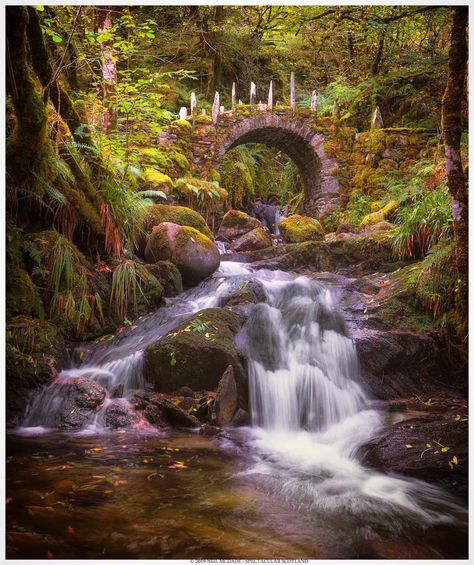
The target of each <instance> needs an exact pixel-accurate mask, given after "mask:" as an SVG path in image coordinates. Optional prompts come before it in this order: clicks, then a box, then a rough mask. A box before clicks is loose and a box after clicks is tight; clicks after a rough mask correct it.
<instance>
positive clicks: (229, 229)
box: [217, 210, 262, 242]
mask: <svg viewBox="0 0 474 565" xmlns="http://www.w3.org/2000/svg"><path fill="white" fill-rule="evenodd" d="M261 227H262V224H261V223H260V222H259V220H257V218H252V216H249V215H248V214H246V213H245V212H241V211H240V210H229V211H228V212H227V213H226V214H225V215H224V217H223V218H222V223H221V225H220V227H219V231H218V232H217V239H219V240H221V241H228V242H230V241H233V240H234V239H237V238H239V237H240V236H242V235H245V234H246V233H248V232H249V231H252V230H254V229H255V228H261Z"/></svg>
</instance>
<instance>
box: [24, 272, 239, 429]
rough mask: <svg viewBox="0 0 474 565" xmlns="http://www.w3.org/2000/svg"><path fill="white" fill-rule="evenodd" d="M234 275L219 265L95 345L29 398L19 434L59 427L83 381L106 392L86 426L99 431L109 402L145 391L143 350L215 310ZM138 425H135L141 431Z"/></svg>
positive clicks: (126, 404) (124, 401)
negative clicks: (77, 383) (127, 327)
mask: <svg viewBox="0 0 474 565" xmlns="http://www.w3.org/2000/svg"><path fill="white" fill-rule="evenodd" d="M244 271H245V273H246V274H248V269H247V270H242V273H243V272H244ZM234 274H235V273H234V272H233V269H232V267H230V268H227V269H226V267H225V266H223V267H222V269H221V270H220V271H218V273H216V277H215V278H214V279H211V280H208V281H205V282H204V283H203V284H201V285H200V286H198V287H197V288H194V289H191V290H189V291H187V292H185V293H183V294H182V295H180V296H178V297H176V298H173V299H171V300H169V304H167V305H166V306H164V307H162V308H160V309H159V310H158V311H157V312H156V313H154V314H151V315H149V316H146V317H144V318H143V319H142V320H139V321H137V322H136V323H135V326H134V327H133V328H131V329H130V330H129V331H128V332H125V335H123V336H121V335H118V336H117V337H116V338H114V340H113V342H104V343H103V344H101V343H99V346H98V347H97V348H96V349H94V350H93V351H92V352H91V353H87V352H85V356H84V359H83V361H82V362H81V363H80V364H79V365H78V366H75V367H72V368H70V369H66V370H63V371H61V373H60V374H59V375H58V376H57V377H56V378H55V379H54V380H53V381H52V382H51V383H50V384H49V385H48V386H46V387H44V388H43V389H42V390H41V391H40V392H39V394H37V395H36V396H35V397H34V398H33V400H32V402H31V404H30V405H29V406H28V408H27V411H26V415H25V417H24V419H23V422H22V426H21V427H20V428H19V429H18V431H19V433H23V434H31V433H44V432H46V431H48V429H51V428H56V427H58V425H59V423H60V419H61V418H60V416H61V414H62V413H63V412H64V410H65V409H66V410H67V409H69V406H70V404H71V402H70V395H71V391H70V387H69V385H70V383H71V382H72V381H73V380H74V379H84V378H85V379H88V380H90V381H94V382H96V383H97V384H99V385H100V386H101V387H103V388H104V389H105V391H106V397H105V399H104V402H103V404H102V406H101V409H100V411H99V412H98V413H97V414H96V416H95V418H94V420H93V422H92V423H90V424H89V426H88V427H89V429H90V431H91V432H97V431H100V430H102V429H103V421H104V413H105V410H106V409H107V407H108V406H109V405H110V403H111V401H112V399H117V401H118V402H119V403H120V404H122V405H123V406H128V405H129V402H128V399H129V398H130V397H131V396H132V395H133V393H134V392H135V391H136V390H139V389H143V388H145V386H146V383H145V380H144V376H143V362H144V353H145V349H146V347H147V346H148V345H150V344H151V343H153V342H155V341H156V340H158V339H159V338H160V337H162V336H164V335H165V334H166V333H168V332H169V331H170V330H172V329H173V328H175V327H176V326H178V325H179V324H180V323H181V322H182V321H184V320H185V319H186V318H188V317H189V316H191V315H192V314H193V313H195V312H198V311H200V310H203V309H205V308H212V307H214V306H217V305H219V303H220V301H221V299H222V297H223V296H225V295H226V293H228V292H229V290H230V289H231V288H233V287H234V286H235V283H234V282H233V280H232V279H233V278H234ZM72 409H73V407H72V406H71V410H72ZM142 424H143V423H142V422H139V423H138V424H137V425H138V426H139V427H140V429H141V427H142Z"/></svg>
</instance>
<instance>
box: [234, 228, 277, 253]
mask: <svg viewBox="0 0 474 565" xmlns="http://www.w3.org/2000/svg"><path fill="white" fill-rule="evenodd" d="M271 245H272V236H271V235H270V233H269V232H268V231H266V230H264V229H263V228H255V229H253V230H252V231H249V232H247V233H246V234H244V235H241V236H240V237H239V238H238V239H237V240H236V241H235V242H234V243H233V244H232V249H233V251H257V249H266V248H267V247H271Z"/></svg>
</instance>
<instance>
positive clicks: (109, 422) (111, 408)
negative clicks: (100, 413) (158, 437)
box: [104, 400, 138, 430]
mask: <svg viewBox="0 0 474 565" xmlns="http://www.w3.org/2000/svg"><path fill="white" fill-rule="evenodd" d="M137 422H138V416H137V414H136V413H135V412H134V411H133V410H132V409H131V408H130V406H129V405H128V402H124V401H123V400H115V401H114V402H111V403H110V404H109V405H108V406H107V408H106V409H105V410H104V425H105V427H106V428H111V429H113V430H123V429H128V428H132V427H133V426H134V424H136V423H137Z"/></svg>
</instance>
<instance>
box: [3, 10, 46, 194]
mask: <svg viewBox="0 0 474 565" xmlns="http://www.w3.org/2000/svg"><path fill="white" fill-rule="evenodd" d="M27 26H28V10H27V8H26V7H24V6H7V9H6V31H7V64H8V82H7V89H8V93H9V94H10V95H11V97H12V100H13V105H14V108H15V117H16V124H15V129H14V132H13V135H12V138H11V141H10V143H9V144H8V147H7V172H8V174H9V176H10V179H11V180H12V182H11V186H15V187H18V186H21V185H23V184H24V183H25V181H27V180H28V178H29V177H31V173H32V172H35V170H36V169H37V168H38V167H39V166H40V164H41V162H42V160H43V159H44V155H45V153H46V150H47V145H48V143H49V141H48V135H47V112H46V100H47V95H46V93H42V92H41V91H40V89H38V84H37V83H36V81H35V79H34V76H33V73H32V71H31V69H30V67H29V64H28V40H27V36H26V29H27Z"/></svg>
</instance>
